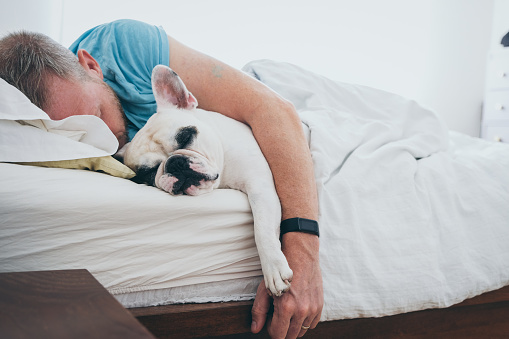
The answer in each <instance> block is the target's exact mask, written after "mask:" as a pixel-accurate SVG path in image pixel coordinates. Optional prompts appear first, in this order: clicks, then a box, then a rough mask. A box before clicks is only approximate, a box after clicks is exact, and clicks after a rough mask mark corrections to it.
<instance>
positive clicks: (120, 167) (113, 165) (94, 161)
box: [18, 156, 136, 179]
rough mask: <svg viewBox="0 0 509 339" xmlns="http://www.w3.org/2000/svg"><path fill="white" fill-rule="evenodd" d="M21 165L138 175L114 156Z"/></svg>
mask: <svg viewBox="0 0 509 339" xmlns="http://www.w3.org/2000/svg"><path fill="white" fill-rule="evenodd" d="M18 164H20V165H31V166H41V167H58V168H71V169H84V170H90V171H96V172H104V173H107V174H109V175H113V176H115V177H119V178H124V179H130V178H132V177H134V176H135V175H136V173H134V172H133V170H131V169H130V168H129V167H127V166H126V165H124V164H123V163H121V162H120V161H118V160H117V159H115V158H113V157H112V156H104V157H96V158H84V159H73V160H60V161H40V162H18Z"/></svg>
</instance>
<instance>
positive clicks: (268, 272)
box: [246, 182, 293, 296]
mask: <svg viewBox="0 0 509 339" xmlns="http://www.w3.org/2000/svg"><path fill="white" fill-rule="evenodd" d="M271 184H272V182H271ZM256 185H263V182H257V183H256ZM256 185H255V186H256ZM258 187H260V186H258ZM246 190H247V191H248V192H247V195H248V199H249V203H250V204H251V210H252V212H253V218H254V222H255V225H254V234H255V242H256V247H257V248H258V254H259V256H260V262H261V265H262V271H263V277H264V280H265V287H266V288H267V290H268V291H269V292H270V293H271V294H272V295H275V296H281V294H283V293H284V292H286V291H287V290H288V289H289V288H290V281H291V280H292V277H293V272H292V270H291V269H290V267H289V266H288V262H287V260H286V258H285V256H284V254H283V252H282V251H281V243H280V241H279V224H280V221H281V208H280V206H281V205H280V203H279V198H278V197H277V194H275V190H274V191H271V190H259V189H257V188H256V187H250V188H246Z"/></svg>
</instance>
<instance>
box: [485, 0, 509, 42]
mask: <svg viewBox="0 0 509 339" xmlns="http://www.w3.org/2000/svg"><path fill="white" fill-rule="evenodd" d="M507 32H509V0H495V4H494V6H493V26H492V30H491V46H490V47H491V49H500V48H504V47H503V46H502V44H500V41H501V40H502V38H503V37H504V35H506V34H507Z"/></svg>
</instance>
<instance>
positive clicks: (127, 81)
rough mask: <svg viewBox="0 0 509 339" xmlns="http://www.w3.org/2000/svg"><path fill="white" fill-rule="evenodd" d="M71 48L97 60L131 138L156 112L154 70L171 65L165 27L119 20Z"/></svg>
mask: <svg viewBox="0 0 509 339" xmlns="http://www.w3.org/2000/svg"><path fill="white" fill-rule="evenodd" d="M69 49H70V50H71V51H72V52H73V53H75V54H77V52H78V50H79V49H85V50H86V51H87V52H89V53H90V54H91V55H92V56H93V57H94V59H96V60H97V62H98V63H99V66H100V67H101V70H102V72H103V76H104V80H105V81H106V83H107V84H108V85H110V86H111V87H112V88H113V90H114V91H115V93H116V94H117V95H118V97H119V99H120V102H121V104H122V107H123V109H124V112H125V115H126V117H127V119H128V121H129V124H128V132H129V139H132V137H133V136H134V134H135V133H136V132H137V131H138V130H139V129H140V128H141V127H143V126H144V125H145V123H146V121H147V120H148V118H150V116H151V115H152V114H153V113H155V112H156V104H155V99H154V95H153V92H152V86H151V81H150V78H151V74H152V69H153V68H154V67H155V66H156V65H159V64H163V65H166V66H169V43H168V37H167V35H166V32H165V31H164V29H163V28H161V27H158V26H154V25H150V24H147V23H143V22H140V21H135V20H117V21H114V22H111V23H107V24H104V25H100V26H97V27H94V28H92V29H90V30H88V31H87V32H85V33H84V34H83V35H81V36H80V37H79V38H78V39H77V40H76V41H75V42H74V43H73V44H72V45H71V46H70V47H69Z"/></svg>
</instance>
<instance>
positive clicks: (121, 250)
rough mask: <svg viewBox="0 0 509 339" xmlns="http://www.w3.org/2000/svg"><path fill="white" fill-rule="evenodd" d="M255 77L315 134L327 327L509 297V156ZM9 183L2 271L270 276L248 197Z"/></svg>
mask: <svg viewBox="0 0 509 339" xmlns="http://www.w3.org/2000/svg"><path fill="white" fill-rule="evenodd" d="M245 70H246V71H248V72H250V73H251V74H253V75H255V76H256V77H257V78H259V79H260V80H261V81H262V82H264V83H266V84H267V85H269V86H270V87H272V88H273V89H274V90H276V91H277V92H279V93H281V94H282V95H283V96H284V97H286V98H287V99H289V100H291V101H292V102H293V103H294V104H295V106H296V108H297V110H298V112H299V115H300V117H301V119H302V121H303V123H304V124H305V125H306V126H307V129H306V130H307V131H308V132H309V135H308V136H309V145H310V149H311V153H312V156H313V161H314V164H315V176H316V182H317V188H318V192H319V198H320V232H321V236H320V242H321V246H320V260H321V266H322V272H323V281H324V293H325V306H324V310H323V313H322V320H333V319H342V318H355V317H372V316H374V317H377V316H383V315H389V314H396V313H402V312H408V311H414V310H421V309H425V308H432V307H446V306H449V305H451V304H454V303H457V302H459V301H461V300H464V299H466V298H469V297H472V296H475V295H478V294H480V293H483V292H486V291H489V290H493V289H497V288H500V287H502V286H504V285H507V284H509V146H508V145H503V144H497V143H488V142H485V141H482V140H479V139H475V138H471V137H468V136H464V135H461V134H458V133H453V132H448V131H447V128H446V126H445V125H444V123H443V122H442V121H441V120H440V119H439V118H438V117H437V116H436V115H435V114H433V113H432V112H431V111H429V110H426V109H424V108H422V107H420V106H419V105H418V104H416V103H415V102H413V101H410V100H407V99H404V98H401V97H399V96H396V95H393V94H390V93H386V92H382V91H379V90H375V89H370V88H366V87H362V86H354V85H349V84H344V83H339V82H333V81H330V80H328V79H326V78H323V77H321V76H318V75H315V74H313V73H310V72H307V71H305V70H302V69H300V68H298V67H296V66H292V65H289V64H285V63H277V62H272V61H257V62H253V63H251V64H249V65H248V66H246V68H245ZM11 121H12V120H11ZM0 123H1V122H0ZM60 134H62V133H60ZM1 140H2V143H3V142H4V141H3V140H14V139H5V138H2V139H1ZM0 146H1V147H4V148H3V149H6V148H5V147H7V148H11V147H16V144H15V143H10V144H9V145H0ZM0 149H1V148H0ZM65 151H66V152H69V149H67V150H65ZM11 153H12V154H14V153H15V152H11ZM38 160H41V161H42V160H45V159H38ZM46 160H49V159H46ZM19 161H21V160H19ZM0 180H1V183H0V271H15V270H34V269H66V268H87V269H89V270H90V271H91V272H92V273H93V274H94V276H96V278H97V279H98V280H99V281H100V282H101V283H102V284H103V285H104V286H105V287H106V288H108V290H110V292H112V293H114V294H119V293H126V292H135V291H147V290H152V291H156V290H161V289H164V288H170V287H176V286H184V285H189V284H199V283H208V282H217V281H222V280H227V279H230V280H231V279H237V278H241V279H243V278H245V277H256V276H259V275H260V273H261V271H260V267H259V261H258V258H257V253H256V249H255V247H254V239H253V234H252V218H251V215H250V213H249V205H248V204H247V199H246V198H245V196H244V195H243V194H242V193H240V192H236V191H231V190H219V191H215V192H213V193H211V194H210V195H204V196H200V197H172V196H169V195H167V194H165V193H164V192H162V191H159V190H157V189H155V188H153V187H146V186H143V185H137V184H134V183H132V182H129V181H127V180H124V179H119V178H114V177H110V176H108V175H105V174H100V173H92V172H86V171H77V170H66V169H49V168H37V167H30V166H20V165H12V164H0ZM253 286H255V284H254V285H253ZM253 292H254V290H253ZM224 293H227V291H226V292H224ZM223 300H224V299H223Z"/></svg>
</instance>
